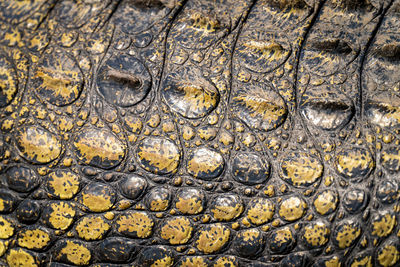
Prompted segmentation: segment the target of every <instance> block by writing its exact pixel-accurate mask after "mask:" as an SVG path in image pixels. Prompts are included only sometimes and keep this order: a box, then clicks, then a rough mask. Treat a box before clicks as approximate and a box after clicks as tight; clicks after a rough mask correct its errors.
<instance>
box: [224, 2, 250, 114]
mask: <svg viewBox="0 0 400 267" xmlns="http://www.w3.org/2000/svg"><path fill="white" fill-rule="evenodd" d="M256 3H257V0H254V1H253V3H252V4H251V5H250V7H249V10H248V12H247V14H246V16H245V17H244V18H243V21H242V23H241V24H240V25H239V28H238V33H237V35H236V38H235V39H234V40H233V44H232V54H231V57H230V60H231V67H230V75H229V76H230V77H229V79H230V80H229V94H228V97H227V100H226V101H227V102H226V103H228V105H229V103H230V101H231V95H232V81H233V55H234V54H235V49H236V44H237V41H238V40H239V36H240V33H241V31H242V29H243V27H244V25H245V23H246V21H247V18H248V17H249V15H250V13H251V11H252V10H253V7H254V6H255V5H256ZM227 113H229V115H231V114H230V112H229V110H227Z"/></svg>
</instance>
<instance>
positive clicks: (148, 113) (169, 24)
mask: <svg viewBox="0 0 400 267" xmlns="http://www.w3.org/2000/svg"><path fill="white" fill-rule="evenodd" d="M187 1H188V0H185V1H183V2H182V4H181V6H180V7H179V9H178V10H177V11H176V12H175V14H174V16H173V17H172V18H171V20H170V21H169V23H168V25H167V26H166V29H165V40H164V44H163V45H164V55H163V59H162V66H161V71H160V75H159V82H158V85H157V88H155V92H154V97H153V99H152V100H151V102H150V103H151V104H150V105H149V107H148V108H147V111H146V114H145V116H144V118H143V121H144V122H146V121H148V119H149V116H151V115H152V114H151V112H148V111H149V110H150V109H151V107H152V106H153V105H154V104H155V102H156V101H160V103H161V99H160V97H159V95H160V94H159V91H160V88H161V85H162V80H163V78H164V69H165V65H166V62H167V52H168V51H167V43H168V35H169V32H170V30H171V28H172V26H173V25H174V21H175V20H176V18H177V17H178V16H179V14H180V13H181V12H182V10H183V8H184V7H185V5H186V3H187ZM149 95H150V92H149ZM173 124H174V126H175V129H176V130H177V133H178V136H179V142H180V144H177V145H178V146H181V145H182V144H183V142H182V140H181V133H180V132H179V127H177V123H176V122H173ZM142 136H143V130H142V131H141V132H140V134H139V136H138V140H140V138H141V137H142ZM181 157H182V158H184V150H183V149H181ZM181 164H182V162H180V163H179V165H178V167H177V169H179V168H180V167H181Z"/></svg>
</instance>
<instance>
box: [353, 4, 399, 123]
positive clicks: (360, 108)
mask: <svg viewBox="0 0 400 267" xmlns="http://www.w3.org/2000/svg"><path fill="white" fill-rule="evenodd" d="M393 3H394V0H392V1H390V3H389V4H388V5H387V7H386V8H384V9H383V11H382V13H381V15H380V18H379V21H378V23H377V24H376V27H375V29H374V30H373V31H372V35H371V37H370V38H369V40H368V42H367V44H366V46H365V50H364V54H363V55H362V58H361V61H360V78H359V81H358V83H359V87H358V99H357V103H356V106H357V107H358V110H357V116H358V117H359V118H360V121H362V120H363V114H364V112H363V109H364V105H363V94H364V91H363V88H362V87H363V84H362V76H363V70H364V62H365V59H366V58H367V55H368V52H369V50H370V46H371V45H372V43H373V41H374V40H375V37H376V35H377V34H378V31H379V28H380V27H381V25H382V22H383V20H384V18H385V15H386V13H387V12H388V10H389V9H390V7H391V6H392V5H393Z"/></svg>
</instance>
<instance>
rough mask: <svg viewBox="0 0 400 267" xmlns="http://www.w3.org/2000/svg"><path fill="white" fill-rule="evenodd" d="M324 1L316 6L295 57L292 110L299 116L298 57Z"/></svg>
mask: <svg viewBox="0 0 400 267" xmlns="http://www.w3.org/2000/svg"><path fill="white" fill-rule="evenodd" d="M325 1H326V0H323V1H321V3H320V4H319V5H318V9H317V12H316V14H315V16H314V17H313V18H312V19H311V22H310V26H309V27H308V28H307V30H306V32H305V33H304V36H303V41H302V42H301V45H300V47H299V50H298V51H297V55H296V58H297V62H296V67H295V71H294V80H293V83H294V86H295V90H294V99H295V101H294V110H296V113H297V115H300V113H299V112H298V111H297V107H298V106H299V105H300V97H299V94H298V89H297V76H298V73H299V66H300V56H301V53H302V51H303V48H304V44H305V42H306V40H307V37H308V34H309V33H310V31H311V29H312V27H313V26H314V24H315V22H316V21H317V19H318V17H319V15H320V13H321V9H322V7H323V6H324V5H325Z"/></svg>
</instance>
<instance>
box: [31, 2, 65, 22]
mask: <svg viewBox="0 0 400 267" xmlns="http://www.w3.org/2000/svg"><path fill="white" fill-rule="evenodd" d="M60 1H62V0H57V1H55V2H54V4H53V6H52V7H50V9H49V10H48V11H47V14H46V16H45V17H44V18H43V19H42V20H41V21H40V22H39V24H38V25H37V27H36V29H39V28H40V26H42V24H43V23H44V22H45V21H46V19H47V18H48V17H49V16H50V13H51V12H52V11H53V9H54V8H55V7H56V6H57V4H58V2H60Z"/></svg>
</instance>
